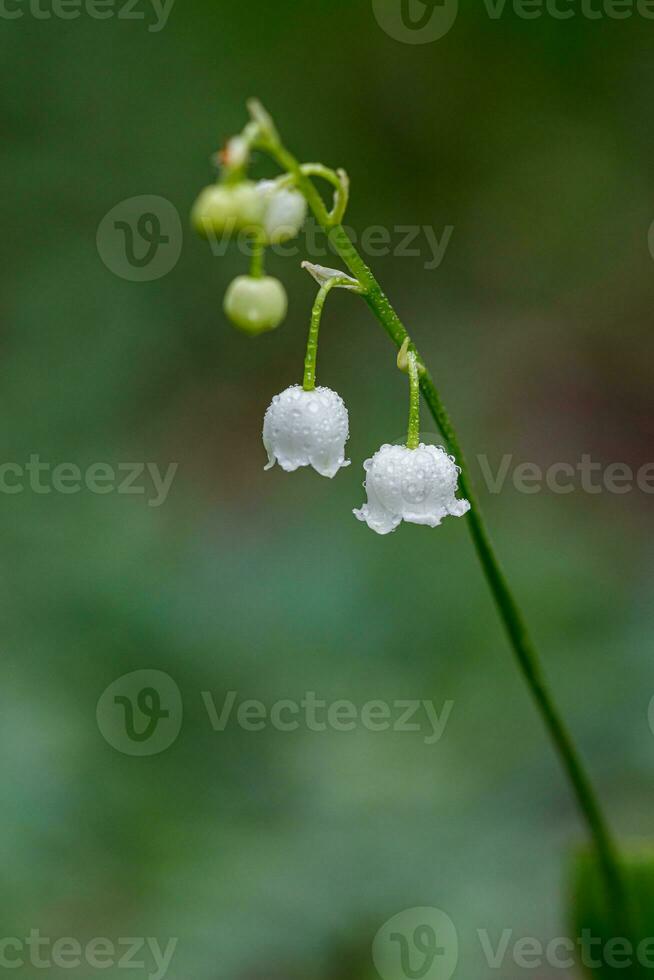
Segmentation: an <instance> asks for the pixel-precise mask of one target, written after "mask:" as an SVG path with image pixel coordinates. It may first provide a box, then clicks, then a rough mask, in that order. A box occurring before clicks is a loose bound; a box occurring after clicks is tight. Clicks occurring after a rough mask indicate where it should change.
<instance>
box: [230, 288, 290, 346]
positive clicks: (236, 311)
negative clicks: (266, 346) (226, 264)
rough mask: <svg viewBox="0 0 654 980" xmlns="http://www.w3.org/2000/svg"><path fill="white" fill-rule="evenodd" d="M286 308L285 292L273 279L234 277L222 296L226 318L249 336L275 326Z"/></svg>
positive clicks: (279, 321)
mask: <svg viewBox="0 0 654 980" xmlns="http://www.w3.org/2000/svg"><path fill="white" fill-rule="evenodd" d="M287 309H288V298H287V296H286V290H285V289H284V287H283V285H282V284H281V282H280V281H279V279H274V278H273V277H272V276H260V277H259V278H257V277H255V276H237V277H236V279H234V281H233V282H232V283H231V285H230V287H229V289H228V290H227V292H226V294H225V302H224V310H225V313H226V315H227V316H228V317H229V319H230V320H231V321H232V323H233V324H234V326H235V327H238V329H239V330H242V331H243V332H244V333H247V334H250V335H251V336H252V337H256V336H258V334H260V333H265V331H266V330H274V329H275V327H278V326H279V325H280V323H281V322H282V320H283V319H284V317H285V316H286V311H287Z"/></svg>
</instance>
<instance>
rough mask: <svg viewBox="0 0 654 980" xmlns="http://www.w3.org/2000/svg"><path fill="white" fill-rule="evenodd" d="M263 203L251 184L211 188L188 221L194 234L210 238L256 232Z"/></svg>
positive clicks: (216, 185)
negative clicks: (246, 229) (239, 232)
mask: <svg viewBox="0 0 654 980" xmlns="http://www.w3.org/2000/svg"><path fill="white" fill-rule="evenodd" d="M264 212H265V202H264V201H263V199H262V196H261V193H260V192H259V190H258V188H257V185H256V184H255V183H253V182H252V181H250V180H244V181H242V182H241V183H238V184H231V185H230V184H211V185H210V186H209V187H205V189H204V190H203V191H202V193H201V194H200V196H199V197H198V199H197V201H196V202H195V204H194V205H193V211H192V212H191V221H192V223H193V226H194V227H195V229H196V231H197V232H198V233H199V234H200V235H203V236H204V237H205V238H209V237H211V236H215V235H224V234H228V235H229V234H233V233H234V232H238V231H242V230H243V229H245V228H249V229H255V228H259V227H260V225H261V222H262V220H263V216H264Z"/></svg>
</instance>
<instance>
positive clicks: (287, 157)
mask: <svg viewBox="0 0 654 980" xmlns="http://www.w3.org/2000/svg"><path fill="white" fill-rule="evenodd" d="M262 148H264V149H266V150H267V151H268V152H269V153H270V154H271V155H272V156H273V157H274V158H275V159H276V160H277V162H278V163H279V165H280V166H281V167H282V168H283V169H284V170H287V171H288V172H289V173H291V174H293V176H294V177H295V180H296V183H297V186H298V187H299V188H300V190H301V191H302V192H303V194H304V195H305V197H306V199H307V201H308V203H309V206H310V208H311V210H312V211H313V213H314V215H315V217H316V220H317V221H318V222H319V224H320V225H321V226H322V227H323V228H324V229H325V230H329V235H330V241H331V243H332V245H333V247H334V248H335V250H336V251H337V252H338V254H339V255H340V257H341V259H342V260H343V262H344V263H345V264H346V265H347V267H348V269H349V271H350V272H351V274H352V275H353V276H354V277H355V278H356V279H357V280H358V281H359V283H360V285H361V287H362V291H363V295H364V298H365V300H366V302H367V304H368V306H369V307H370V309H371V310H372V312H373V313H374V315H375V316H376V318H377V319H378V320H379V322H380V324H381V325H382V327H383V328H384V329H385V330H386V333H387V334H388V335H389V337H390V338H391V340H392V341H393V342H394V344H395V345H396V347H398V348H399V347H401V346H402V343H403V342H404V340H405V338H406V337H408V333H407V331H406V329H405V327H404V325H403V323H402V321H401V320H400V318H399V316H398V315H397V313H396V312H395V310H394V309H393V307H392V305H391V303H390V301H389V300H388V298H387V297H386V295H385V294H384V292H383V290H382V288H381V286H380V285H379V283H378V282H377V280H376V279H375V277H374V275H373V274H372V272H371V270H370V269H369V268H368V266H367V265H366V263H365V262H364V261H363V259H362V257H361V255H360V254H359V252H358V251H357V249H356V248H355V246H354V245H353V244H352V241H351V240H350V238H349V237H348V235H347V233H346V231H345V230H344V228H343V227H342V226H341V225H336V226H335V227H331V229H330V221H329V214H328V212H327V209H326V207H325V205H324V202H323V200H322V198H321V197H320V194H319V193H318V191H317V190H316V188H315V186H314V185H313V183H312V181H311V180H310V178H309V177H308V176H306V175H305V174H304V173H303V172H302V168H301V166H300V164H299V163H298V161H297V160H296V159H295V157H293V156H292V154H290V153H289V152H288V150H287V149H286V148H285V147H284V146H282V145H281V144H280V143H278V142H276V141H275V140H271V141H265V143H264V144H263V147H262ZM413 350H414V351H415V347H414V348H413ZM415 353H416V356H417V357H418V356H419V355H418V352H417V351H415ZM420 360H421V363H422V364H424V361H423V360H422V358H420ZM420 388H421V390H422V394H423V396H424V398H425V401H426V402H427V404H428V406H429V409H430V411H431V414H432V415H433V417H434V420H435V422H436V423H437V425H438V427H439V428H440V430H441V432H442V434H443V436H444V438H445V441H446V442H447V445H448V448H449V451H450V452H451V453H452V455H453V456H454V457H455V458H456V461H457V463H458V465H459V466H460V468H461V478H460V484H461V490H462V493H463V495H464V496H465V497H466V499H467V500H468V501H469V502H470V511H469V513H468V528H469V530H470V534H471V536H472V540H473V544H474V546H475V549H476V551H477V555H478V557H479V561H480V563H481V567H482V569H483V572H484V574H485V576H486V580H487V582H488V585H489V587H490V590H491V593H492V595H493V598H494V600H495V604H496V607H497V610H498V613H499V616H500V619H501V620H502V623H503V624H504V628H505V630H506V632H507V634H508V637H509V640H510V643H511V646H512V648H513V652H514V654H515V657H516V660H517V663H518V666H519V668H520V671H521V673H522V675H523V678H524V680H525V682H526V684H527V686H528V688H529V690H530V692H531V695H532V698H533V700H534V702H535V703H536V707H537V708H538V710H539V712H540V714H541V716H542V718H543V721H544V723H545V726H546V728H547V731H548V732H549V735H550V737H551V739H552V742H553V743H554V747H555V749H556V751H557V752H558V755H559V758H560V760H561V762H562V764H563V767H564V769H565V771H566V773H567V775H568V778H569V780H570V783H571V785H572V788H573V790H574V793H575V796H576V799H577V803H578V805H579V808H580V810H581V812H582V814H583V816H584V818H585V820H586V823H587V825H588V829H589V831H590V834H591V836H592V839H593V841H594V845H595V849H596V853H597V858H598V862H599V866H600V869H601V872H602V876H603V879H604V883H605V887H606V896H607V902H608V906H609V909H610V911H611V914H612V917H613V920H614V922H615V923H616V927H621V928H622V930H624V931H623V932H622V935H633V933H632V931H631V930H630V928H629V922H630V920H631V917H630V915H629V913H628V911H627V908H628V903H629V899H628V897H627V891H626V889H625V885H624V881H623V872H622V866H621V862H620V858H619V855H618V851H617V848H616V845H615V842H614V840H613V836H612V834H611V831H610V830H609V827H608V824H607V822H606V820H605V818H604V815H603V813H602V810H601V807H600V804H599V801H598V798H597V796H596V794H595V791H594V789H593V787H592V784H591V782H590V779H589V778H588V776H587V774H586V771H585V769H584V766H583V763H582V761H581V759H580V756H579V754H578V752H577V749H576V748H575V745H574V742H573V740H572V737H571V735H570V733H569V731H568V728H567V726H566V724H565V723H564V721H563V719H562V717H561V715H560V713H559V711H558V708H557V707H556V705H555V702H554V700H553V697H552V695H551V693H550V691H549V689H548V687H547V684H546V682H545V678H544V676H543V672H542V669H541V666H540V663H539V658H538V654H537V653H536V649H535V647H534V644H533V642H532V640H531V637H530V635H529V632H528V630H527V626H526V623H525V620H524V617H523V616H522V613H521V611H520V609H519V607H518V605H517V602H516V600H515V599H514V597H513V593H512V591H511V588H510V586H509V583H508V580H507V578H506V576H505V574H504V571H503V570H502V567H501V565H500V563H499V560H498V558H497V556H496V554H495V550H494V548H493V545H492V543H491V540H490V537H489V534H488V531H487V530H486V526H485V523H484V520H483V517H482V514H481V510H480V507H479V503H478V501H477V498H476V494H475V493H474V490H473V486H472V480H471V478H470V471H469V469H468V465H467V463H466V459H465V457H464V455H463V452H462V449H461V446H460V444H459V440H458V437H457V434H456V432H455V430H454V427H453V425H452V422H451V420H450V417H449V415H448V413H447V411H446V409H445V406H444V405H443V402H442V401H441V398H440V395H439V394H438V391H437V389H436V386H435V385H434V382H433V380H432V378H431V376H430V374H429V372H428V371H427V370H426V369H425V370H424V373H422V374H421V377H420ZM619 934H620V933H618V932H616V935H619Z"/></svg>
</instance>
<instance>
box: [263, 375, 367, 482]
mask: <svg viewBox="0 0 654 980" xmlns="http://www.w3.org/2000/svg"><path fill="white" fill-rule="evenodd" d="M348 437H349V425H348V414H347V408H346V407H345V403H344V402H343V399H342V398H341V396H340V395H337V394H336V392H335V391H332V390H331V388H320V387H318V388H315V389H314V390H313V391H305V390H304V389H303V388H302V387H301V386H300V385H292V386H291V387H290V388H287V389H286V390H285V391H282V393H281V394H280V395H275V397H274V398H273V400H272V402H271V404H270V405H269V407H268V410H267V411H266V415H265V418H264V420H263V444H264V446H265V447H266V451H267V453H268V465H267V466H266V467H265V469H267V470H268V469H270V468H271V466H274V465H275V463H276V462H277V463H279V465H280V466H281V468H282V469H283V470H286V472H287V473H292V472H293V470H296V469H298V467H300V466H313V468H314V470H316V472H317V473H320V475H321V476H328V477H330V478H331V477H333V476H335V475H336V473H337V472H338V470H339V469H340V468H341V467H342V466H349V465H350V462H349V460H346V459H345V443H346V442H347V440H348Z"/></svg>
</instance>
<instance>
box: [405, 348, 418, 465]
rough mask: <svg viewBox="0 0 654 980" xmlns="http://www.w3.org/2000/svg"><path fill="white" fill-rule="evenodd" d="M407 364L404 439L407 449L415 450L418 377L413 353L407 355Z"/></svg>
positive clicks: (416, 440) (416, 446) (416, 442)
mask: <svg viewBox="0 0 654 980" xmlns="http://www.w3.org/2000/svg"><path fill="white" fill-rule="evenodd" d="M407 359H408V362H409V429H408V432H407V437H406V446H407V449H417V448H418V446H419V445H420V375H419V374H418V362H417V361H416V355H415V354H414V353H413V351H409V353H408V355H407Z"/></svg>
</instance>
